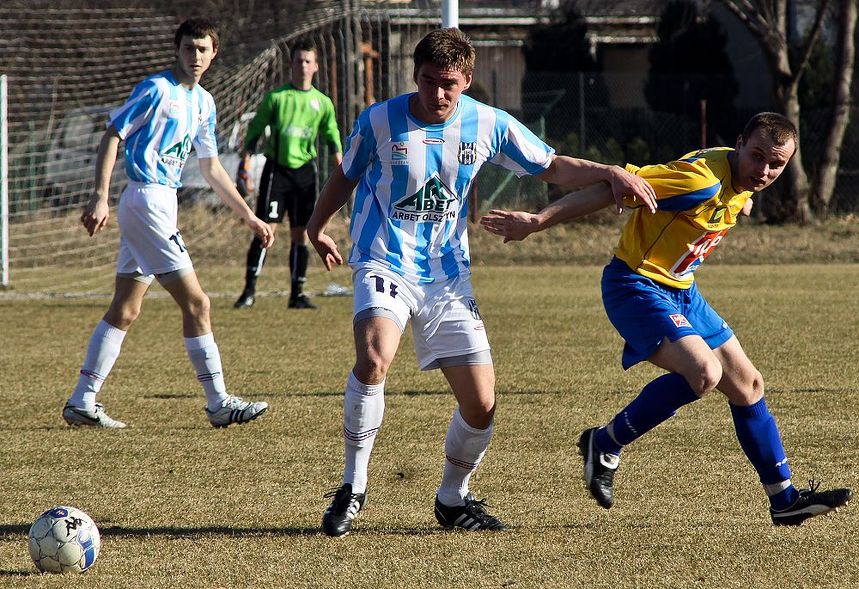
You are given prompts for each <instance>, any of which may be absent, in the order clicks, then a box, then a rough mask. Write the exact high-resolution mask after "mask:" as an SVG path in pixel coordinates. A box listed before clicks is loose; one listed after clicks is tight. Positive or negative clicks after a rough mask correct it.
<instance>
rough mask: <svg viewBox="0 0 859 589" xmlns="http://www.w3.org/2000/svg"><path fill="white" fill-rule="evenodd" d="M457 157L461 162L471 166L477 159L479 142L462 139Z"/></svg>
mask: <svg viewBox="0 0 859 589" xmlns="http://www.w3.org/2000/svg"><path fill="white" fill-rule="evenodd" d="M456 159H458V160H459V163H461V164H463V165H465V166H470V165H471V164H473V163H474V162H476V161H477V144H476V143H466V142H465V141H461V142H460V143H459V153H458V154H457V156H456Z"/></svg>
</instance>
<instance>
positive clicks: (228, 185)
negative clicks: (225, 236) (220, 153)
mask: <svg viewBox="0 0 859 589" xmlns="http://www.w3.org/2000/svg"><path fill="white" fill-rule="evenodd" d="M197 161H198V162H199V164H200V173H201V174H203V178H205V179H206V182H208V183H209V186H211V187H212V190H214V191H215V194H217V195H218V198H220V199H221V201H222V202H223V203H224V204H225V205H227V206H228V207H230V208H231V209H233V211H235V212H236V214H237V215H238V216H239V217H241V219H242V221H244V222H245V223H246V224H247V226H248V227H250V228H251V231H253V232H254V233H256V234H257V235H258V236H259V238H260V239H261V240H262V246H263V247H271V245H272V244H273V243H274V231H272V229H271V227H270V226H269V224H268V223H265V222H264V221H262V220H261V219H260V218H259V217H257V216H256V215H255V214H254V212H253V211H252V210H251V208H250V207H249V206H248V203H246V202H245V199H243V198H242V196H241V195H240V194H239V192H238V190H236V186H235V185H234V184H233V180H232V178H230V175H229V174H228V173H227V171H226V170H225V169H224V166H222V165H221V160H219V159H218V158H217V157H206V158H199V159H198V160H197Z"/></svg>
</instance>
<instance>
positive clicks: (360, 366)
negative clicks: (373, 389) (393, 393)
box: [353, 349, 391, 384]
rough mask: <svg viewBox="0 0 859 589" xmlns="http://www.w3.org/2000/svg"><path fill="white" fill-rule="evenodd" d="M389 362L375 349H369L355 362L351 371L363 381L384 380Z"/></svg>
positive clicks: (372, 382)
mask: <svg viewBox="0 0 859 589" xmlns="http://www.w3.org/2000/svg"><path fill="white" fill-rule="evenodd" d="M390 364H391V362H390V360H388V359H387V358H385V357H384V356H383V355H382V354H380V353H379V352H378V351H377V350H373V349H369V350H366V351H365V353H364V354H362V355H361V357H360V358H359V359H358V360H357V361H356V362H355V368H354V369H353V372H354V373H355V377H356V378H357V379H358V380H360V381H361V382H363V383H367V384H374V383H379V382H382V381H383V380H385V377H386V376H387V374H388V367H389V366H390Z"/></svg>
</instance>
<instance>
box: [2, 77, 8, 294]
mask: <svg viewBox="0 0 859 589" xmlns="http://www.w3.org/2000/svg"><path fill="white" fill-rule="evenodd" d="M6 96H7V92H6V74H3V75H0V286H2V287H3V288H6V287H7V286H9V130H8V127H7V124H8V117H7V116H6V113H7V106H8V101H7V99H6Z"/></svg>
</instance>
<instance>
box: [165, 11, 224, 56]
mask: <svg viewBox="0 0 859 589" xmlns="http://www.w3.org/2000/svg"><path fill="white" fill-rule="evenodd" d="M207 35H208V36H209V37H211V38H212V48H213V49H215V50H216V51H217V49H218V25H216V24H215V23H214V22H212V21H210V20H209V19H207V18H189V19H188V20H186V21H185V22H183V23H182V24H181V25H179V28H178V29H176V35H175V36H174V39H173V42H174V44H175V45H176V49H179V44H180V43H182V37H191V38H192V39H202V38H204V37H206V36H207Z"/></svg>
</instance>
